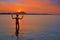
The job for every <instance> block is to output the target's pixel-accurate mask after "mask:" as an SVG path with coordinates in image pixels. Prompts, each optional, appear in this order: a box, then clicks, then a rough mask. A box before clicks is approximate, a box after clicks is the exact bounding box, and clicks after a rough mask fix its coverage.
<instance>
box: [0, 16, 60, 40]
mask: <svg viewBox="0 0 60 40" xmlns="http://www.w3.org/2000/svg"><path fill="white" fill-rule="evenodd" d="M19 23H20V31H19V37H18V38H17V37H16V36H15V19H12V18H11V16H9V15H0V40H60V15H25V16H24V18H23V19H22V20H19Z"/></svg>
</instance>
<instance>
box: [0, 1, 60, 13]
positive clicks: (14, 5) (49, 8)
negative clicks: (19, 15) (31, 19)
mask: <svg viewBox="0 0 60 40" xmlns="http://www.w3.org/2000/svg"><path fill="white" fill-rule="evenodd" d="M20 9H21V10H22V11H25V12H43V13H44V12H48V13H59V10H60V9H59V6H57V5H55V4H53V3H52V2H50V0H45V1H41V0H40V1H37V0H16V1H12V0H11V1H0V12H10V11H11V12H16V11H18V10H20Z"/></svg>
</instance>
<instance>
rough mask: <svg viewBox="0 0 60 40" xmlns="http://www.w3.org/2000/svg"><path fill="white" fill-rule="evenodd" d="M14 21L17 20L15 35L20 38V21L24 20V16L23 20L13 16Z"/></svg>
mask: <svg viewBox="0 0 60 40" xmlns="http://www.w3.org/2000/svg"><path fill="white" fill-rule="evenodd" d="M12 19H15V20H16V32H15V35H16V36H18V35H19V19H20V20H22V19H23V15H22V17H21V18H19V15H18V14H16V17H15V18H14V17H13V15H12Z"/></svg>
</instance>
